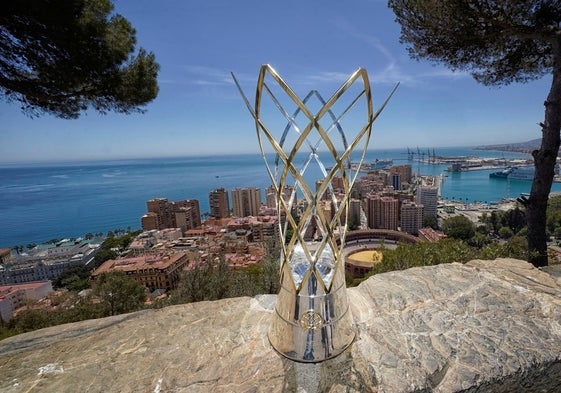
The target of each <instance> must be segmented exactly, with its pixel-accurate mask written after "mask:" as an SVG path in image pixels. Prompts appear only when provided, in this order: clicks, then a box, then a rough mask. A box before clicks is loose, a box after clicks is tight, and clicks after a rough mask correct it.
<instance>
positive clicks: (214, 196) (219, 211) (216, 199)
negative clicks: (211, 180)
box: [208, 188, 230, 218]
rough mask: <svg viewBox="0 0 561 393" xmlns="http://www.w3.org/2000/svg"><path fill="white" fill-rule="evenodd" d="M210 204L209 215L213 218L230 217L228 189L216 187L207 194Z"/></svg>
mask: <svg viewBox="0 0 561 393" xmlns="http://www.w3.org/2000/svg"><path fill="white" fill-rule="evenodd" d="M208 202H209V206H210V216H211V217H214V218H226V217H230V202H229V199H228V191H226V190H225V189H224V188H217V189H216V190H213V191H211V192H210V194H209V195H208Z"/></svg>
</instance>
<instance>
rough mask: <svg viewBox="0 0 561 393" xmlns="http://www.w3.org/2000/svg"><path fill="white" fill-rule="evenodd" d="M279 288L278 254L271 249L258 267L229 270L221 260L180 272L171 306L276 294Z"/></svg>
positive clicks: (202, 263)
mask: <svg viewBox="0 0 561 393" xmlns="http://www.w3.org/2000/svg"><path fill="white" fill-rule="evenodd" d="M279 287H280V278H279V262H278V251H277V249H276V248H275V249H273V250H272V251H271V252H270V253H269V254H268V255H267V256H266V257H265V259H264V260H263V262H261V263H260V264H253V265H250V266H248V267H246V268H243V269H230V268H229V267H228V265H227V264H226V262H225V260H224V258H220V261H217V262H215V263H209V262H201V263H200V264H199V265H198V266H195V267H193V268H192V269H190V270H189V271H187V272H185V273H183V275H182V276H181V279H180V280H179V283H178V285H177V288H176V290H174V291H172V293H171V295H170V298H171V300H170V303H172V304H178V303H191V302H198V301H203V300H218V299H224V298H229V297H239V296H255V295H258V294H263V293H271V294H276V293H278V290H279Z"/></svg>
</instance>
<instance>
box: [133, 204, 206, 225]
mask: <svg viewBox="0 0 561 393" xmlns="http://www.w3.org/2000/svg"><path fill="white" fill-rule="evenodd" d="M146 207H147V209H148V213H147V214H145V215H144V216H143V217H142V219H141V221H142V229H144V230H151V229H165V228H181V230H183V231H186V230H188V229H195V228H198V227H200V226H201V210H200V208H199V201H198V200H196V199H185V200H183V201H177V202H169V201H168V200H167V199H166V198H155V199H151V200H149V201H147V202H146ZM154 215H155V217H154ZM154 223H157V228H154V227H153V226H154Z"/></svg>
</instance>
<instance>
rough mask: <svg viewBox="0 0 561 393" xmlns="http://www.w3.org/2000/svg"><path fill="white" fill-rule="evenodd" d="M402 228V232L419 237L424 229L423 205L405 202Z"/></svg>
mask: <svg viewBox="0 0 561 393" xmlns="http://www.w3.org/2000/svg"><path fill="white" fill-rule="evenodd" d="M400 226H401V231H402V232H407V233H409V234H411V235H415V236H416V235H418V234H419V229H421V228H422V227H423V205H418V204H416V203H414V202H411V201H404V202H403V203H402V204H401V217H400Z"/></svg>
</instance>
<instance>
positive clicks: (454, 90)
mask: <svg viewBox="0 0 561 393" xmlns="http://www.w3.org/2000/svg"><path fill="white" fill-rule="evenodd" d="M115 11H116V12H118V13H120V14H122V15H123V16H125V17H126V18H127V19H128V20H129V21H131V23H132V24H133V26H134V27H135V28H136V30H137V38H138V46H141V47H143V48H145V49H147V50H149V51H152V52H154V53H155V55H156V59H157V61H158V62H159V64H160V66H161V70H160V74H159V77H158V79H159V85H160V93H159V96H158V97H157V98H156V100H155V101H153V102H152V103H150V104H149V105H148V106H147V107H146V109H147V112H146V113H145V114H133V115H118V114H108V115H100V114H97V113H95V112H88V113H86V114H84V115H82V117H81V118H80V119H78V120H61V119H58V118H55V117H52V116H48V115H45V116H42V117H40V118H34V119H30V118H28V117H26V115H24V114H22V113H21V112H20V111H19V107H18V105H17V104H8V103H4V102H0V138H1V139H0V163H17V162H40V161H57V160H65V161H68V160H91V159H115V158H139V157H162V156H189V155H214V154H225V153H253V152H258V145H257V141H256V136H255V135H256V133H255V128H254V123H253V121H252V118H251V117H250V115H249V113H248V111H247V109H246V108H245V106H244V104H243V101H242V100H241V98H240V95H239V93H238V91H237V90H236V88H235V85H234V84H233V82H232V79H231V76H230V72H234V74H235V75H236V76H237V77H238V79H239V80H240V82H241V83H242V85H243V86H244V90H245V92H246V94H248V95H249V96H250V97H251V95H252V93H253V91H254V89H255V82H256V80H257V76H258V72H259V68H260V66H261V64H265V63H268V64H271V65H272V66H273V67H274V68H275V69H276V70H277V71H278V72H279V73H280V75H281V76H282V77H283V79H284V80H285V81H287V83H288V84H289V85H290V86H291V87H292V88H293V89H294V90H295V91H296V92H297V93H298V94H300V95H301V96H304V95H305V94H306V93H307V92H309V91H310V90H311V89H317V90H318V91H320V93H321V94H322V95H323V96H324V97H329V96H330V95H331V94H332V93H333V92H334V91H335V90H336V88H337V87H339V86H340V84H341V83H342V82H343V81H344V80H345V79H346V78H347V77H348V75H349V74H351V73H352V72H353V71H354V70H356V69H357V68H358V67H364V68H366V69H367V71H368V73H369V77H370V82H371V85H372V89H373V93H374V106H375V107H377V106H379V104H380V103H381V102H382V101H383V100H384V99H385V97H386V96H387V94H388V93H389V92H390V91H391V89H392V88H393V86H394V85H395V84H396V83H398V82H400V87H399V89H398V91H397V93H396V94H395V96H394V97H393V98H392V100H391V102H390V104H389V105H388V107H387V108H386V109H385V111H384V112H383V114H382V116H381V118H380V119H379V120H378V121H377V122H376V123H375V126H374V134H373V139H372V140H371V143H370V147H371V148H373V149H376V148H384V149H385V148H405V147H408V146H409V147H411V148H414V147H417V146H419V147H429V148H432V147H446V146H472V145H481V144H495V143H503V142H522V141H526V140H530V139H534V138H539V137H540V135H541V134H540V128H539V126H538V125H537V123H538V122H540V121H542V120H543V114H544V109H543V102H544V100H545V98H546V95H547V92H548V91H549V85H550V77H545V78H542V79H540V80H537V81H534V82H531V83H528V84H513V85H510V86H504V87H501V88H491V87H486V86H483V85H480V84H477V83H476V82H475V81H474V80H473V79H472V78H471V76H470V75H468V74H464V73H454V72H451V71H450V70H448V69H447V68H445V67H444V66H438V65H437V66H435V65H433V64H430V63H428V62H425V61H423V62H418V61H416V60H412V59H410V58H409V56H408V54H407V50H406V46H405V45H403V44H400V43H399V26H398V25H397V24H396V23H395V22H394V15H393V13H392V12H391V10H389V9H388V8H387V6H386V1H385V0H348V1H345V2H342V1H335V0H323V1H318V0H307V1H295V0H285V1H282V2H280V1H276V2H273V1H267V0H240V1H231V0H219V1H218V0H204V1H203V0H187V1H185V0H159V1H154V0H116V1H115Z"/></svg>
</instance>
